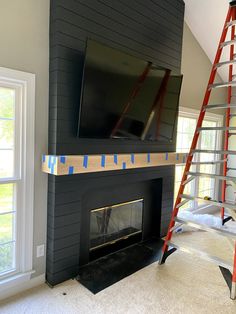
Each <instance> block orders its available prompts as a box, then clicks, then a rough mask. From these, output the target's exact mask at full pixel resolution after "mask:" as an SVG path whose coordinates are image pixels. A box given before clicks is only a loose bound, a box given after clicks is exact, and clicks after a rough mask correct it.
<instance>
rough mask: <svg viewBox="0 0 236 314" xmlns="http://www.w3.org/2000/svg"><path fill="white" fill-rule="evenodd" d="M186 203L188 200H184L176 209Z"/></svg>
mask: <svg viewBox="0 0 236 314" xmlns="http://www.w3.org/2000/svg"><path fill="white" fill-rule="evenodd" d="M188 202H189V200H187V199H186V200H184V201H183V202H181V203H179V204H178V205H177V206H176V207H177V208H180V207H181V206H183V205H185V204H187V203H188Z"/></svg>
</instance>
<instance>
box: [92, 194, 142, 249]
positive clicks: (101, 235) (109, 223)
mask: <svg viewBox="0 0 236 314" xmlns="http://www.w3.org/2000/svg"><path fill="white" fill-rule="evenodd" d="M142 216H143V199H139V200H133V201H129V202H125V203H121V204H114V205H110V206H106V207H102V208H97V209H93V210H91V213H90V251H92V250H97V249H99V248H101V247H104V246H106V245H112V244H114V243H116V242H117V241H121V240H123V239H127V238H129V237H133V236H134V235H137V234H139V235H140V236H141V234H142Z"/></svg>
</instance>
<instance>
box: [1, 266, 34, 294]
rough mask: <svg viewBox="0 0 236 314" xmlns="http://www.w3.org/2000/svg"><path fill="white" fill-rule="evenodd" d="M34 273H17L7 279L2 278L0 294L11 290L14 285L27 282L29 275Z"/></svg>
mask: <svg viewBox="0 0 236 314" xmlns="http://www.w3.org/2000/svg"><path fill="white" fill-rule="evenodd" d="M34 272H35V271H34V270H31V271H28V272H26V273H19V274H15V275H12V276H10V277H8V278H3V279H2V280H0V293H1V292H2V291H4V290H6V289H10V288H13V287H15V286H16V285H19V284H22V283H24V282H26V281H29V280H30V277H31V275H32V274H33V273H34Z"/></svg>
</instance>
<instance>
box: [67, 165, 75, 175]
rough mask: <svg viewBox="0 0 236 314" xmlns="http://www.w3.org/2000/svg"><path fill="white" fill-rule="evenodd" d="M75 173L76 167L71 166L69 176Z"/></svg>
mask: <svg viewBox="0 0 236 314" xmlns="http://www.w3.org/2000/svg"><path fill="white" fill-rule="evenodd" d="M73 173H74V167H73V166H70V167H69V170H68V174H73Z"/></svg>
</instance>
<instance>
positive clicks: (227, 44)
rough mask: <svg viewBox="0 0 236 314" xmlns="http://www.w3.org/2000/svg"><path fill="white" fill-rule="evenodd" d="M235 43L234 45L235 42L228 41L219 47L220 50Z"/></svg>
mask: <svg viewBox="0 0 236 314" xmlns="http://www.w3.org/2000/svg"><path fill="white" fill-rule="evenodd" d="M235 43H236V40H235V39H233V40H228V41H225V42H223V43H222V44H221V45H220V46H221V48H223V47H226V46H229V45H233V44H235Z"/></svg>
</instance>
